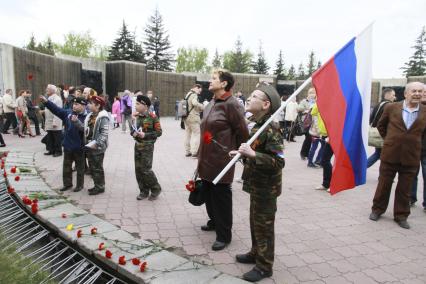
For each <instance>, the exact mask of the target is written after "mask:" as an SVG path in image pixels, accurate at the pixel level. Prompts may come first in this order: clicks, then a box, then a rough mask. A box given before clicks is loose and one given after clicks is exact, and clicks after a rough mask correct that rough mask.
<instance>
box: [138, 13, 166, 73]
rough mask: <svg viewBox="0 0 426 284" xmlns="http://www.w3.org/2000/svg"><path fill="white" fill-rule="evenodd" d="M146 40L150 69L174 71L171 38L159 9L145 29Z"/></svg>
mask: <svg viewBox="0 0 426 284" xmlns="http://www.w3.org/2000/svg"><path fill="white" fill-rule="evenodd" d="M145 35H146V40H145V41H144V42H143V43H144V45H145V53H146V56H147V65H148V69H151V70H160V71H172V62H173V54H172V52H171V51H170V49H171V44H170V41H169V36H168V35H167V34H166V31H165V30H164V26H163V18H162V16H161V15H160V12H159V11H158V9H156V10H155V12H154V15H153V16H151V17H150V18H149V22H148V24H147V26H146V28H145Z"/></svg>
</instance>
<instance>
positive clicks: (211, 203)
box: [203, 180, 232, 243]
mask: <svg viewBox="0 0 426 284" xmlns="http://www.w3.org/2000/svg"><path fill="white" fill-rule="evenodd" d="M203 187H204V189H205V190H206V209H207V214H208V215H209V218H210V220H209V221H208V222H207V225H209V226H210V227H214V228H215V229H216V240H217V241H219V242H224V243H230V242H231V240H232V231H231V230H232V191H231V185H230V184H225V183H221V184H220V183H218V184H216V185H214V184H213V183H211V182H209V181H206V180H203Z"/></svg>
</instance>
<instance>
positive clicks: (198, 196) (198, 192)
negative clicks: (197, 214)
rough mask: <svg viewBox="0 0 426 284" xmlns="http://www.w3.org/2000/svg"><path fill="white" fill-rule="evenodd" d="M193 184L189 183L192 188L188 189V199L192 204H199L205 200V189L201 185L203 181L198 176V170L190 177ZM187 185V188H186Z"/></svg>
mask: <svg viewBox="0 0 426 284" xmlns="http://www.w3.org/2000/svg"><path fill="white" fill-rule="evenodd" d="M192 181H193V184H192V185H191V183H189V184H188V185H190V187H191V188H192V190H190V193H189V197H188V201H189V203H191V204H192V205H194V206H201V205H203V204H204V203H205V202H206V197H205V190H204V187H203V181H202V180H201V179H199V178H198V170H196V171H195V173H194V178H193V179H192ZM188 185H187V189H188ZM188 190H189V189H188Z"/></svg>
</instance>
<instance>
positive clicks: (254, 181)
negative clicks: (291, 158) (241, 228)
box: [230, 84, 285, 282]
mask: <svg viewBox="0 0 426 284" xmlns="http://www.w3.org/2000/svg"><path fill="white" fill-rule="evenodd" d="M280 105H281V101H280V97H279V95H278V93H277V91H276V90H275V89H274V88H273V87H272V86H270V85H264V84H262V85H260V86H258V87H257V88H256V90H254V91H253V93H252V94H251V96H250V98H249V99H248V100H247V104H246V111H248V112H250V113H252V114H253V116H252V117H251V118H250V119H251V120H252V121H253V122H254V123H255V125H254V126H253V128H252V129H251V131H250V137H252V136H253V135H254V133H256V131H257V130H258V129H259V128H260V127H261V126H262V125H263V124H264V123H265V122H266V121H267V120H268V119H269V118H270V116H271V114H272V113H274V112H275V111H276V110H278V108H279V107H280ZM237 153H240V154H241V155H242V156H243V157H244V171H243V177H242V178H243V181H244V183H243V190H244V191H246V192H248V193H250V231H251V239H252V248H251V250H250V252H248V253H246V254H239V255H237V256H236V259H237V261H238V262H240V263H253V264H256V265H255V266H254V268H253V269H252V270H251V271H249V272H247V273H245V274H244V275H243V279H244V280H247V281H250V282H257V281H260V280H261V279H263V278H265V277H270V276H272V265H273V263H274V243H275V234H274V223H275V212H276V210H277V197H278V196H279V195H280V194H281V179H282V169H283V167H284V164H285V162H284V157H283V139H282V133H281V131H280V127H279V125H278V124H277V123H274V122H272V123H271V124H269V125H268V126H267V127H266V129H265V130H264V131H263V132H262V134H260V135H259V137H258V138H257V139H256V140H255V141H254V142H253V144H252V145H251V146H250V145H248V144H246V143H243V144H241V146H240V148H239V149H238V151H231V152H230V155H231V156H234V155H235V154H237Z"/></svg>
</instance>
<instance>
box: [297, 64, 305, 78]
mask: <svg viewBox="0 0 426 284" xmlns="http://www.w3.org/2000/svg"><path fill="white" fill-rule="evenodd" d="M297 79H298V80H304V79H306V73H305V67H303V63H300V64H299V68H298V69H297Z"/></svg>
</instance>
